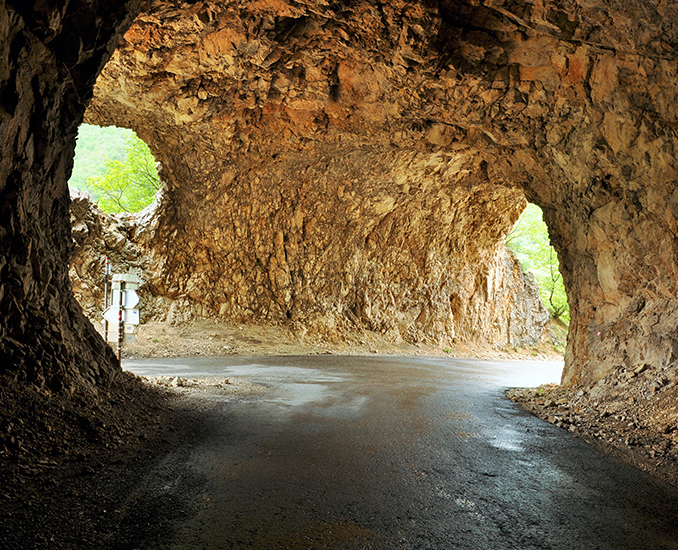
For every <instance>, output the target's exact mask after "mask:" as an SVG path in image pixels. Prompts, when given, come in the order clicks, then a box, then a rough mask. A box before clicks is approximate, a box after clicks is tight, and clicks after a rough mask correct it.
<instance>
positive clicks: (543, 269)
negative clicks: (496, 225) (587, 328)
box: [506, 204, 570, 323]
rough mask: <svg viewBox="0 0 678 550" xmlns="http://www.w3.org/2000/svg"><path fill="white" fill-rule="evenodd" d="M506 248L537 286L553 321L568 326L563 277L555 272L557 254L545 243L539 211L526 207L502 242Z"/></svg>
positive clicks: (548, 243)
mask: <svg viewBox="0 0 678 550" xmlns="http://www.w3.org/2000/svg"><path fill="white" fill-rule="evenodd" d="M506 246H508V247H509V248H510V249H511V250H513V252H515V254H516V256H518V258H519V259H520V261H521V262H522V264H523V269H524V270H525V271H529V272H531V273H532V274H533V275H534V277H535V279H536V280H537V283H538V284H539V293H540V295H541V298H542V300H543V301H544V303H545V304H546V307H547V309H548V310H549V311H550V313H551V315H552V316H553V317H554V318H555V319H560V320H561V321H563V322H565V323H569V322H570V307H569V305H568V303H567V294H566V293H565V285H564V284H563V277H562V275H561V274H560V271H559V270H558V254H557V253H556V250H555V249H554V248H553V247H552V246H551V242H550V241H549V235H548V228H547V227H546V224H545V223H544V220H543V216H542V211H541V209H540V208H539V207H538V206H536V205H534V204H529V205H528V206H527V208H526V209H525V211H524V212H523V213H522V215H521V216H520V219H519V220H518V223H516V225H515V227H514V228H513V230H512V231H511V233H509V235H508V237H507V238H506Z"/></svg>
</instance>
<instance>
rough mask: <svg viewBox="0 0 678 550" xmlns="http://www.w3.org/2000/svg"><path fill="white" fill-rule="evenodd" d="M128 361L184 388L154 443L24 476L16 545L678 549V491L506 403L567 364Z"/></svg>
mask: <svg viewBox="0 0 678 550" xmlns="http://www.w3.org/2000/svg"><path fill="white" fill-rule="evenodd" d="M125 367H126V368H127V369H129V370H131V371H132V372H135V373H137V374H141V375H145V376H150V377H162V376H164V377H166V378H158V380H159V381H163V380H164V381H166V382H167V384H168V385H174V386H176V389H175V390H174V391H175V392H176V393H178V394H180V396H181V397H180V398H179V399H178V400H177V401H175V402H174V405H173V406H172V407H171V410H170V412H169V413H168V414H167V415H166V416H165V417H164V421H163V423H162V424H158V425H157V426H155V427H153V426H152V425H150V424H149V427H148V428H146V429H147V432H148V433H147V435H146V441H147V443H148V446H147V448H146V449H145V450H142V451H141V452H139V453H137V454H133V455H124V454H118V455H117V456H115V455H112V456H111V457H108V458H107V457H106V456H105V453H103V454H102V456H101V461H100V462H98V463H97V462H96V461H94V466H92V460H88V459H83V460H82V461H81V463H82V471H80V472H79V473H78V474H77V475H69V476H65V477H63V478H61V479H55V480H54V482H53V483H52V484H51V486H50V485H49V484H48V485H46V486H44V487H42V489H41V490H40V491H37V486H38V485H40V483H41V481H40V476H38V475H36V476H34V478H35V479H34V480H33V481H28V482H27V483H33V484H35V486H36V492H35V493H34V496H33V497H32V498H31V499H30V500H29V501H27V502H22V503H14V504H13V505H12V506H11V507H3V512H2V515H1V516H0V517H1V521H2V524H3V532H4V533H6V534H7V535H5V536H6V541H5V544H4V547H7V548H36V547H38V548H39V547H49V548H83V547H91V545H93V544H96V545H97V547H101V548H115V549H117V548H120V549H122V548H125V549H131V548H144V549H153V548H158V549H159V548H173V549H183V548H266V549H275V548H290V549H296V548H317V549H335V548H365V549H367V548H370V549H376V548H383V549H392V548H412V549H414V548H416V549H420V548H422V549H423V548H460V549H467V548H468V549H480V548H482V549H487V548H506V549H509V548H511V549H515V548H521V549H522V548H525V549H531V548H535V549H536V548H552V549H560V548H600V549H607V548H610V549H612V548H614V549H617V550H618V549H624V548H634V549H639V548H653V549H654V548H657V549H658V548H675V547H676V546H677V545H678V529H676V527H675V526H676V525H678V515H676V514H677V513H678V512H676V510H678V490H677V489H676V488H674V487H672V486H671V485H669V484H666V483H664V482H662V481H660V480H658V479H657V478H655V477H652V476H650V475H648V474H646V473H645V472H642V471H640V470H639V469H637V468H634V467H632V466H629V465H627V464H625V463H623V462H620V461H618V460H617V459H615V458H613V457H610V456H607V455H605V454H604V453H603V452H602V451H601V450H599V449H598V448H596V447H594V446H591V445H589V444H588V443H586V442H585V441H584V440H583V439H581V438H577V437H575V436H574V435H573V434H571V433H569V432H567V431H566V430H562V429H558V428H557V427H555V426H553V425H551V424H549V423H547V422H544V421H542V420H539V419H537V418H535V417H533V416H531V415H529V414H528V413H526V412H524V411H523V410H522V409H520V408H518V407H517V406H516V405H515V404H513V403H512V402H510V401H509V400H508V399H506V397H505V396H504V390H505V389H506V388H507V387H510V386H535V385H538V384H539V383H545V382H552V381H555V380H557V379H558V376H559V365H558V364H557V363H539V362H492V361H476V360H463V359H444V358H415V357H409V358H394V357H337V356H327V357H323V356H316V357H288V358H254V359H253V358H242V357H241V358H204V359H155V360H138V361H133V362H127V363H126V365H125ZM193 378H195V379H196V380H204V381H203V382H202V383H197V384H196V383H192V382H190V379H193ZM190 386H193V387H190ZM142 439H143V438H142ZM148 447H150V448H148ZM59 500H61V503H60V504H57V503H58V502H59Z"/></svg>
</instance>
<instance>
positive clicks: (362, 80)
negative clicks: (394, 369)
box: [0, 0, 678, 383]
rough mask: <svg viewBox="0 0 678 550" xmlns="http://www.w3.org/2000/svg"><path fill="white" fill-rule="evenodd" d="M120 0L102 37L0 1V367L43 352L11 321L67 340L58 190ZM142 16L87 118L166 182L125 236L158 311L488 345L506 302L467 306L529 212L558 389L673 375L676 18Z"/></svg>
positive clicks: (522, 11) (325, 13) (588, 11)
mask: <svg viewBox="0 0 678 550" xmlns="http://www.w3.org/2000/svg"><path fill="white" fill-rule="evenodd" d="M118 4H119V6H118V8H117V9H116V10H113V8H114V7H115V6H114V5H118ZM132 4H133V3H123V2H117V3H116V2H109V3H108V4H107V6H108V7H110V8H111V10H113V11H115V14H116V16H115V17H113V18H111V17H109V16H108V14H107V13H104V8H103V7H101V8H97V9H98V10H99V12H94V11H93V10H94V8H92V7H91V6H90V4H88V3H86V2H77V1H76V2H70V3H68V4H66V3H65V2H58V1H56V2H51V3H50V4H49V7H44V6H43V4H40V6H38V7H35V8H15V7H13V4H12V5H11V6H9V7H3V8H0V30H2V32H3V33H4V34H3V36H6V37H7V39H6V40H5V43H6V46H5V47H4V49H3V50H2V52H1V55H2V59H1V60H0V69H1V70H0V74H1V75H2V81H1V84H0V85H1V86H2V90H3V91H2V96H1V101H2V106H3V110H2V112H1V113H0V114H1V115H2V119H1V122H0V123H1V124H2V127H1V131H2V135H3V136H4V145H3V146H4V149H3V155H2V165H1V167H2V171H1V175H2V178H1V179H0V181H1V182H2V187H0V192H2V193H3V195H2V197H0V198H1V200H0V204H2V205H4V206H3V208H4V210H3V215H2V216H0V228H1V229H2V231H3V232H2V233H1V234H0V239H3V240H2V243H4V244H2V246H3V257H2V260H0V283H1V284H2V285H3V286H2V289H1V290H0V307H2V312H3V314H4V315H5V318H11V319H13V320H12V322H11V323H9V324H7V325H3V326H2V331H1V332H0V351H2V353H4V354H5V355H3V357H9V358H10V361H12V362H13V363H12V364H18V363H17V361H19V362H20V361H24V362H25V360H26V361H29V362H30V361H33V360H34V359H35V358H36V357H38V356H40V357H43V359H44V361H43V359H40V361H43V362H47V363H49V362H50V361H51V359H50V358H53V357H56V356H58V355H59V352H58V351H56V350H55V349H54V348H53V347H49V345H48V343H47V342H48V341H49V338H51V337H49V338H48V336H44V338H43V336H40V337H39V338H37V340H31V338H30V337H29V334H33V333H35V332H36V331H35V330H34V329H33V328H31V327H34V326H40V327H42V328H40V329H39V330H38V331H37V332H39V333H40V334H43V335H46V334H48V333H49V332H50V331H52V330H53V331H54V334H55V335H56V336H54V338H56V339H57V340H59V338H62V337H65V336H64V335H70V334H77V333H79V332H80V331H81V329H80V328H78V327H79V321H72V320H70V319H71V318H74V319H75V318H78V317H77V315H75V314H72V315H71V314H70V313H69V314H66V313H65V311H71V310H72V309H73V308H74V307H75V306H74V305H73V302H72V298H69V293H70V288H67V287H68V285H67V284H66V283H64V280H65V274H66V268H65V266H63V265H62V264H61V263H60V262H59V260H58V258H63V256H64V254H63V251H64V250H65V249H66V245H65V244H63V243H65V242H67V237H65V235H66V234H67V221H68V219H67V217H68V215H67V212H66V208H65V206H66V204H67V196H66V189H65V181H66V180H65V178H66V175H67V173H68V170H69V166H70V161H69V160H68V159H69V158H70V157H71V155H72V149H73V135H74V133H75V128H76V126H77V124H78V123H79V122H80V120H81V118H82V110H83V109H84V106H85V104H86V103H87V100H88V98H89V93H90V90H91V89H92V85H93V81H94V77H95V76H96V75H97V72H98V71H99V70H100V68H101V66H102V64H103V61H104V59H105V57H106V56H107V55H108V53H110V52H111V51H112V45H113V38H114V36H115V35H116V33H121V34H122V32H123V31H124V29H125V17H126V16H127V15H128V12H127V11H126V9H132V10H133V9H135V6H133V5H132ZM145 4H146V6H145V8H144V12H143V13H141V14H140V15H139V16H138V17H137V18H136V19H135V21H134V24H133V25H132V26H131V28H130V29H129V30H128V31H127V34H125V35H124V37H123V38H122V40H121V42H120V44H119V47H118V50H117V51H116V53H115V54H114V55H113V57H112V59H111V61H110V62H109V63H108V64H107V65H106V68H105V69H104V71H103V73H102V75H101V77H100V78H99V80H98V84H97V87H96V90H95V92H94V93H95V99H94V101H93V102H92V103H91V104H90V105H89V112H88V115H87V117H88V120H89V121H91V122H97V123H101V124H117V125H121V126H127V127H131V128H133V129H135V130H136V131H137V132H138V133H139V134H140V135H141V137H143V138H144V140H146V141H147V142H148V143H149V145H151V148H152V149H153V151H154V153H155V154H156V155H157V157H158V159H159V160H160V161H161V162H162V164H163V174H162V175H163V178H164V180H165V181H166V184H167V190H166V194H165V199H164V201H163V203H162V205H161V206H160V208H159V209H158V211H157V218H156V219H155V220H154V222H153V225H152V229H149V231H148V232H147V233H146V234H145V236H144V237H143V239H145V240H144V243H145V244H144V246H145V247H147V250H148V251H149V252H148V253H149V254H150V255H151V258H152V259H153V261H155V263H156V268H155V269H154V273H155V274H156V275H155V276H154V278H153V281H152V284H153V287H154V291H155V292H156V293H157V294H158V295H166V296H170V297H175V298H182V299H183V298H184V297H186V298H188V299H190V300H192V301H193V302H194V303H196V304H200V305H201V307H204V308H206V309H207V310H208V311H217V310H218V312H221V314H222V315H229V316H233V317H238V316H242V317H244V318H256V319H268V320H275V319H282V318H291V319H300V320H302V319H303V320H304V322H309V323H311V322H313V323H316V324H317V323H321V322H327V323H329V325H330V328H332V327H334V326H339V325H340V324H341V320H343V319H346V318H351V315H353V316H355V317H356V318H357V319H362V321H361V322H364V323H367V324H368V325H369V326H371V327H374V328H377V329H380V330H381V329H383V330H387V331H395V332H397V333H398V334H401V335H402V334H406V335H407V334H413V335H415V336H416V337H417V338H419V337H423V338H431V337H437V336H435V335H439V334H444V335H445V337H451V335H452V334H454V337H459V336H460V335H464V336H463V337H467V335H468V337H473V334H472V333H473V330H475V329H473V328H468V327H467V326H464V327H463V328H459V327H458V326H457V322H461V323H462V324H463V323H466V322H467V321H468V320H469V319H473V318H474V316H476V317H477V319H478V321H477V323H475V324H473V323H472V324H471V325H470V326H472V327H476V329H477V330H478V331H479V334H480V335H481V336H479V337H486V336H484V335H486V333H487V331H488V330H489V329H488V327H490V326H491V325H492V323H493V321H492V319H494V318H495V317H493V315H494V314H490V313H487V312H486V311H485V310H486V309H487V308H489V307H499V308H500V309H501V307H503V306H499V305H497V301H500V300H496V301H495V300H493V299H491V298H490V295H491V292H490V291H489V290H488V293H487V295H486V296H485V297H483V292H484V290H483V289H491V288H494V287H492V284H490V283H489V282H487V281H490V280H493V279H492V276H491V274H492V273H495V271H493V270H492V267H491V266H493V265H497V262H498V261H499V260H498V259H497V258H498V256H497V253H498V251H499V250H500V248H501V247H500V243H501V240H502V238H503V236H504V235H505V234H506V232H507V230H508V229H509V228H510V226H511V224H512V222H513V221H514V220H515V218H516V216H517V214H518V212H519V210H520V208H521V205H522V204H523V201H524V198H527V199H528V200H531V201H534V202H536V203H538V204H539V205H540V206H541V207H542V208H543V209H544V212H545V216H546V220H547V222H548V224H549V227H550V230H551V237H552V241H553V242H554V244H555V246H556V248H557V249H558V251H559V253H560V257H561V262H562V266H561V268H562V272H563V275H564V279H565V283H566V286H567V289H568V292H569V295H570V302H571V308H572V319H573V320H572V326H571V334H570V340H569V344H568V356H567V361H566V371H565V375H564V380H565V381H566V382H572V383H574V382H584V383H592V382H594V381H595V380H597V379H598V378H600V377H601V376H603V375H604V374H606V373H609V372H611V371H614V370H616V369H619V368H622V367H623V368H629V367H633V366H634V365H636V364H645V363H649V364H652V365H655V366H657V367H662V368H663V367H668V366H670V365H672V364H673V363H674V361H676V359H677V358H678V357H677V356H678V351H676V350H678V340H677V338H676V332H675V326H676V319H678V301H677V299H676V293H677V291H678V288H677V286H678V273H677V272H676V270H677V269H678V268H677V267H676V265H677V262H676V260H677V259H678V258H676V253H677V251H678V239H677V235H678V191H677V184H676V181H678V178H677V177H676V151H675V135H674V131H673V128H674V127H675V125H676V121H677V118H678V117H677V115H678V113H677V111H676V109H677V108H678V107H677V106H678V102H677V101H676V90H677V89H678V86H677V84H678V82H677V81H676V80H677V79H678V76H677V75H678V63H677V62H676V59H677V58H678V56H677V55H676V53H677V52H676V46H675V44H678V24H677V23H676V21H678V17H677V15H678V13H676V10H678V7H676V6H675V5H673V4H671V3H653V2H646V1H641V0H626V1H624V2H612V1H601V2H597V3H595V6H594V5H592V4H591V3H590V2H583V1H579V0H575V1H571V2H565V1H564V0H548V1H545V2H530V1H517V2H510V3H509V2H504V1H503V0H496V1H491V2H490V1H482V2H476V1H473V2H471V1H466V0H447V1H445V0H442V1H441V2H438V3H431V2H421V3H420V2H378V1H374V0H367V1H364V2H344V1H337V2H325V1H320V0H308V1H296V2H284V1H271V2H268V1H261V2H231V3H224V2H213V1H209V0H202V1H198V2H194V3H185V2H179V1H171V0H162V1H161V0H155V1H154V0H151V1H150V2H147V3H145ZM113 11H112V12H113ZM100 12H101V13H100ZM112 12H111V13H112ZM135 15H136V13H135ZM10 46H11V47H10ZM107 52H108V53H107ZM22 56H23V57H22ZM27 59H30V60H31V62H30V63H27V62H26V60H27ZM20 60H21V62H20ZM34 76H35V77H36V78H35V79H34V78H33V77H34ZM31 113H33V114H31ZM54 205H58V207H55V206H54ZM59 243H62V244H59ZM59 251H61V252H59ZM35 258H44V260H36V259H35ZM62 262H63V260H62ZM483 277H485V279H486V280H485V279H483ZM50 278H52V279H53V280H56V281H60V282H59V283H58V284H57V285H56V290H55V291H52V290H48V283H46V282H45V281H49V280H50ZM22 280H24V281H26V282H23V283H20V282H18V281H22ZM53 294H55V295H56V296H57V298H56V299H55V300H51V299H50V298H48V297H49V296H51V295H53ZM57 304H61V305H57ZM473 304H476V305H473ZM483 304H484V305H483ZM64 308H65V309H64ZM505 311H506V310H505ZM469 312H470V313H469ZM7 316H9V317H7ZM314 319H315V320H314ZM488 323H489V324H488ZM52 325H53V329H52V328H49V329H48V328H45V327H51V326H52ZM17 327H23V328H17ZM432 327H434V328H432ZM327 330H330V329H327ZM501 330H503V329H500V332H501ZM69 338H70V336H69ZM492 338H493V337H491V338H490V339H492ZM29 341H31V342H33V344H32V345H31V346H28V347H26V346H24V344H23V342H29ZM16 342H19V343H20V344H21V345H20V346H18V344H16ZM79 345H80V344H77V343H74V341H71V340H69V343H68V344H66V349H67V350H71V351H72V352H73V353H72V354H71V355H68V354H67V355H68V357H72V358H78V357H86V358H87V359H86V361H85V363H87V364H89V363H90V362H93V364H94V363H96V360H92V359H91V357H92V356H91V349H95V348H96V349H98V346H99V343H87V344H82V345H81V348H79V347H78V346H79ZM17 346H18V347H17ZM57 347H58V346H57ZM33 348H35V349H37V350H39V351H38V352H33V351H30V350H31V349H33ZM17 349H21V350H23V351H20V352H19V351H16V350H17ZM88 350H89V351H88ZM43 351H44V354H43V353H42V352H43ZM69 353H70V352H69ZM36 354H37V355H36ZM16 358H19V359H16ZM22 358H27V359H25V360H24V359H22ZM70 360H71V359H69V361H70ZM73 360H75V359H73ZM35 361H38V360H37V359H35ZM57 363H58V361H57ZM50 364H51V363H50ZM59 364H61V363H59ZM64 365H65V363H64ZM55 368H56V367H55ZM59 368H61V367H59ZM63 368H64V369H66V370H68V369H69V368H70V367H66V366H64V367H63ZM92 368H93V367H92ZM50 369H52V367H49V368H47V371H50V372H52V371H51V370H50ZM70 369H71V371H72V370H73V369H72V368H70ZM38 370H39V369H38ZM85 370H86V369H85ZM54 372H56V371H54Z"/></svg>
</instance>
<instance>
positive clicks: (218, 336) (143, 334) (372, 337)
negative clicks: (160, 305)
mask: <svg viewBox="0 0 678 550" xmlns="http://www.w3.org/2000/svg"><path fill="white" fill-rule="evenodd" d="M97 328H99V327H97ZM99 330H101V329H100V328H99ZM566 338H567V329H566V328H563V327H562V326H560V325H558V324H557V323H554V322H551V323H550V324H549V325H548V327H547V331H546V333H545V335H544V337H543V339H542V342H541V343H540V344H538V345H534V346H528V347H513V348H508V347H505V348H497V347H492V346H482V345H477V344H470V343H464V342H460V343H456V344H452V345H450V346H446V347H444V348H441V347H439V346H436V345H433V344H430V343H417V344H412V343H408V342H404V341H402V340H400V341H393V340H392V339H389V338H388V336H386V335H383V334H380V333H376V332H370V331H357V330H356V331H354V332H348V331H347V332H344V333H342V334H341V335H340V336H339V337H337V338H335V339H333V340H328V339H326V338H322V337H320V336H318V335H313V334H308V333H306V332H305V330H304V329H303V328H297V327H295V326H294V325H279V326H276V325H269V326H261V325H247V324H233V323H227V322H222V321H218V320H213V319H201V320H195V321H191V322H187V323H181V324H178V325H174V324H170V323H167V322H157V321H151V322H148V323H145V324H143V325H141V326H139V328H138V333H137V334H136V336H135V341H134V342H133V343H126V344H124V345H123V350H122V355H123V357H124V358H127V359H134V358H146V357H194V356H203V357H218V356H225V355H243V356H248V355H256V356H270V355H314V354H333V355H374V354H384V355H421V356H440V357H476V358H487V359H507V360H511V359H515V360H517V359H554V358H557V357H562V351H563V350H564V345H565V340H566Z"/></svg>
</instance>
